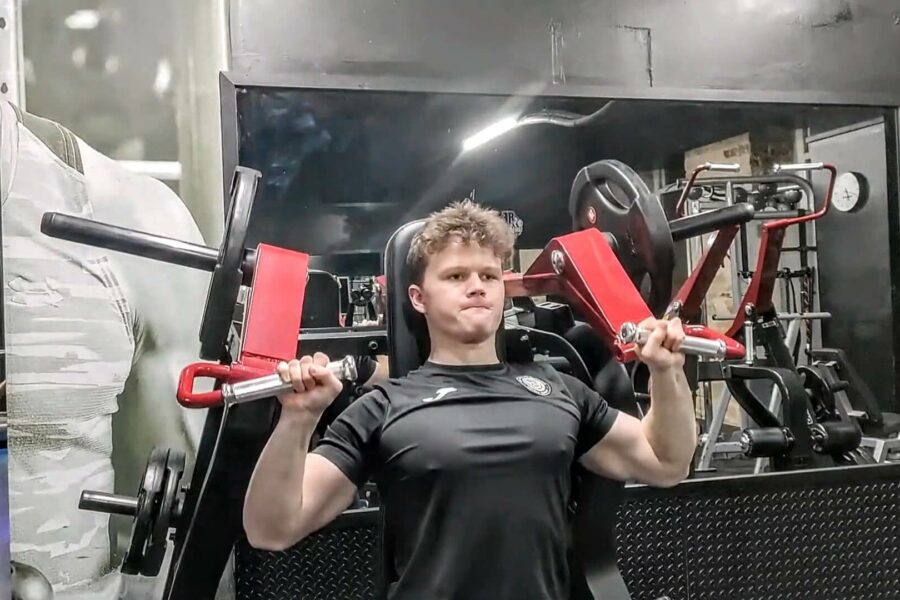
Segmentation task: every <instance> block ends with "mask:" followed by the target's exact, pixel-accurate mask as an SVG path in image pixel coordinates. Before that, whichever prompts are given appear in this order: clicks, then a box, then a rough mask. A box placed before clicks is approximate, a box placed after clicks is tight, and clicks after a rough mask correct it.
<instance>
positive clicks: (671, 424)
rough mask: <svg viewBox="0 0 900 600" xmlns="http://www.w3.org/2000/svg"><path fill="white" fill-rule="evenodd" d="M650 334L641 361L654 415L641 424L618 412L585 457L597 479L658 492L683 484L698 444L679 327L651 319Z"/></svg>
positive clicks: (647, 323) (640, 351)
mask: <svg viewBox="0 0 900 600" xmlns="http://www.w3.org/2000/svg"><path fill="white" fill-rule="evenodd" d="M641 326H642V327H645V328H648V329H651V330H652V334H651V335H650V338H649V339H648V340H647V343H646V344H645V345H644V346H643V347H639V348H638V350H637V352H638V357H639V358H640V360H641V361H642V362H644V363H645V364H646V365H647V366H648V368H649V369H650V397H651V402H650V410H649V411H648V412H647V414H646V415H645V416H644V418H643V419H642V420H638V419H636V418H634V417H632V416H630V415H628V414H625V413H620V414H619V415H618V417H617V418H616V420H615V422H614V423H613V425H612V426H611V427H610V429H609V431H608V432H607V433H606V435H604V436H603V437H602V439H601V440H600V441H599V442H597V443H596V444H594V445H593V446H592V447H591V448H590V450H588V451H587V452H586V453H585V454H584V455H583V456H582V457H581V463H582V464H583V465H584V466H585V467H586V468H587V469H589V470H590V471H593V472H595V473H597V474H599V475H603V476H606V477H610V478H613V479H619V480H624V481H639V482H641V483H646V484H648V485H652V486H657V487H668V486H672V485H676V484H678V483H679V482H681V481H682V480H683V479H685V478H686V477H687V475H688V472H689V470H690V464H691V460H692V458H693V456H694V449H695V447H696V443H697V433H696V422H695V417H694V405H693V400H692V397H691V390H690V388H689V387H688V384H687V379H686V377H685V375H684V356H683V355H682V354H681V353H680V351H679V350H680V347H681V342H682V340H683V339H684V331H683V329H682V327H681V322H680V321H679V320H677V319H675V320H672V321H657V320H648V321H645V322H644V323H642V324H641Z"/></svg>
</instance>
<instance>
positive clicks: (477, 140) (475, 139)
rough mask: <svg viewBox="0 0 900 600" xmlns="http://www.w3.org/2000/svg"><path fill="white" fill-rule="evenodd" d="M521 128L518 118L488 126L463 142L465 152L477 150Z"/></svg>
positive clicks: (503, 120) (506, 119)
mask: <svg viewBox="0 0 900 600" xmlns="http://www.w3.org/2000/svg"><path fill="white" fill-rule="evenodd" d="M518 126H519V119H518V118H517V117H507V118H505V119H501V120H499V121H497V122H496V123H493V124H491V125H488V126H487V127H485V128H484V129H482V130H481V131H479V132H478V133H476V134H475V135H473V136H471V137H468V138H466V139H465V140H464V141H463V151H468V150H472V149H474V148H477V147H478V146H482V145H484V144H486V143H488V142H489V141H491V140H493V139H494V138H498V137H500V136H501V135H503V134H504V133H506V132H507V131H510V130H512V129H515V128H516V127H518Z"/></svg>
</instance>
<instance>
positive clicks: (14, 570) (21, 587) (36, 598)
mask: <svg viewBox="0 0 900 600" xmlns="http://www.w3.org/2000/svg"><path fill="white" fill-rule="evenodd" d="M9 575H10V589H11V592H12V595H11V596H10V600H53V586H51V585H50V582H49V581H47V578H46V577H44V574H43V573H41V572H40V571H38V570H37V569H36V568H34V567H32V566H31V565H26V564H24V563H20V562H18V561H14V560H11V561H9Z"/></svg>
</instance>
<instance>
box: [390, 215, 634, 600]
mask: <svg viewBox="0 0 900 600" xmlns="http://www.w3.org/2000/svg"><path fill="white" fill-rule="evenodd" d="M423 224H424V221H423V220H419V221H413V222H410V223H407V224H405V225H403V226H401V227H400V228H399V229H397V231H396V232H395V233H394V235H393V236H391V238H390V240H388V243H387V247H386V249H385V270H384V273H385V276H386V279H387V306H386V308H387V317H386V321H387V323H386V326H387V333H388V346H389V352H388V355H389V358H390V373H391V377H402V376H403V375H405V374H407V373H409V372H410V371H412V370H414V369H417V368H418V367H419V366H421V365H422V363H423V362H424V361H425V360H426V359H427V357H428V353H429V350H430V346H429V340H428V330H427V328H426V325H425V320H424V318H423V317H422V316H421V315H420V314H419V313H417V312H416V311H415V310H414V309H413V307H412V304H411V303H410V301H409V293H408V289H409V285H410V283H411V280H410V273H409V269H408V268H407V263H406V258H407V255H408V254H409V247H410V245H411V244H412V241H413V238H414V237H415V235H416V233H418V231H419V230H420V229H421V228H422V225H423ZM498 348H499V349H504V348H505V344H504V343H503V335H502V332H501V334H500V335H498ZM573 351H574V349H573ZM503 354H505V353H501V356H502V355H503ZM602 373H603V376H602V377H601V378H600V380H598V383H600V384H601V386H602V389H598V392H600V393H601V394H602V395H604V397H606V395H607V394H612V393H615V394H616V398H615V401H610V399H609V398H607V400H608V401H610V404H611V405H613V406H616V407H617V408H626V409H627V408H629V406H630V405H629V402H630V403H632V404H633V403H634V394H633V391H632V392H631V395H630V397H629V396H628V394H624V395H623V394H622V393H621V390H623V389H627V390H630V389H631V384H630V379H629V377H628V374H627V373H626V372H625V369H624V367H623V366H622V365H620V364H611V365H608V366H605V367H604V368H603V369H602ZM623 386H625V387H624V388H623ZM628 412H633V411H632V410H629V411H628ZM575 477H576V479H577V482H576V485H575V487H574V497H573V499H574V501H575V507H576V510H575V514H574V516H573V519H572V530H573V533H572V547H573V553H574V560H572V561H570V563H571V565H570V568H571V575H572V593H571V600H628V599H630V595H629V593H628V589H627V588H626V586H625V582H624V580H623V579H622V576H621V575H620V573H619V570H618V567H617V566H616V540H615V523H616V516H617V509H618V506H619V503H620V501H621V498H622V494H623V490H624V485H623V484H622V483H621V482H617V481H611V480H608V479H605V478H602V477H597V476H595V475H592V474H590V473H588V472H587V471H585V470H584V469H582V468H580V467H575ZM390 555H391V551H390V548H384V558H385V560H386V561H389V557H390Z"/></svg>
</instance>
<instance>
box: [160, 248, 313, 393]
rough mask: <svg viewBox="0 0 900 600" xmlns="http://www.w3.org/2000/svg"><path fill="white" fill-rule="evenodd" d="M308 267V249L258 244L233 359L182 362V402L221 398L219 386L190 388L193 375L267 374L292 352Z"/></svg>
mask: <svg viewBox="0 0 900 600" xmlns="http://www.w3.org/2000/svg"><path fill="white" fill-rule="evenodd" d="M308 269H309V255H308V254H304V253H302V252H295V251H293V250H286V249H284V248H279V247H277V246H269V245H267V244H260V245H259V246H258V248H257V254H256V267H255V269H254V271H253V281H252V282H251V284H250V295H249V296H248V299H247V308H246V311H245V317H244V325H243V328H242V332H241V347H240V351H239V353H238V359H237V360H236V361H234V362H232V363H231V364H230V365H223V364H214V363H194V364H191V365H188V366H187V367H185V368H184V369H183V370H182V371H181V377H180V378H179V381H178V392H177V394H176V395H177V398H178V402H179V403H180V404H181V405H182V406H184V407H186V408H209V407H211V406H218V405H221V404H222V393H221V390H214V391H212V392H198V393H195V392H194V380H195V379H197V378H203V377H206V378H212V379H216V380H218V381H219V382H220V383H236V382H238V381H245V380H247V379H253V378H255V377H263V376H265V375H271V374H272V373H273V372H274V371H275V368H276V366H277V365H278V363H279V362H281V361H289V360H292V359H294V358H296V356H297V333H298V332H299V331H300V319H301V316H302V313H303V299H304V296H305V294H306V281H307V273H308Z"/></svg>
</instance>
